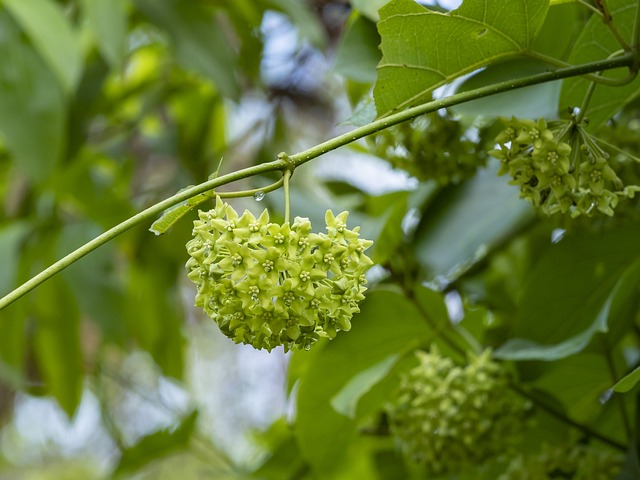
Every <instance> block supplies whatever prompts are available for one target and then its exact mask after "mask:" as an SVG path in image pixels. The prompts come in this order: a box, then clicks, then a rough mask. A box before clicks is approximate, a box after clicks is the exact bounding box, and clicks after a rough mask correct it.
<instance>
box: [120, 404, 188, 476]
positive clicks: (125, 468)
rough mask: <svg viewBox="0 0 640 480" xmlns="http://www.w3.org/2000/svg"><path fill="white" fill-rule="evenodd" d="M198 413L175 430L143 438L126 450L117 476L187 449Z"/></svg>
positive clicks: (159, 432)
mask: <svg viewBox="0 0 640 480" xmlns="http://www.w3.org/2000/svg"><path fill="white" fill-rule="evenodd" d="M197 419H198V411H197V410H194V411H193V412H192V413H191V414H189V415H188V416H187V417H185V418H184V419H183V420H182V421H181V422H180V425H178V427H177V428H175V429H173V430H172V429H165V430H160V431H158V432H155V433H152V434H151V435H146V436H144V437H142V438H141V439H140V440H139V441H138V443H136V444H135V445H134V446H132V447H129V448H127V449H125V450H124V451H123V452H122V456H121V457H120V463H118V467H117V468H116V470H115V472H114V473H115V474H116V475H118V474H122V473H125V472H133V471H135V470H138V469H139V468H141V467H143V466H145V465H147V464H148V463H150V462H151V461H152V460H156V459H158V458H160V457H164V456H166V455H168V454H169V453H173V452H175V451H177V450H181V449H185V448H187V446H188V445H189V442H190V441H191V436H192V435H193V432H194V430H195V427H196V420H197Z"/></svg>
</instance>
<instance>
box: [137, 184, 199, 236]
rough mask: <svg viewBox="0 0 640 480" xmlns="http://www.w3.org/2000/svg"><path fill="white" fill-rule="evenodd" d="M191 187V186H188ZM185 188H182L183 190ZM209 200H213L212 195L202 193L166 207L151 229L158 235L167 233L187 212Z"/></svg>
mask: <svg viewBox="0 0 640 480" xmlns="http://www.w3.org/2000/svg"><path fill="white" fill-rule="evenodd" d="M186 188H190V187H186ZM183 190H185V189H182V190H180V191H181V192H182V191H183ZM207 200H211V195H209V194H207V193H201V194H199V195H196V196H195V197H191V198H190V199H189V200H185V201H184V202H180V203H179V204H177V205H175V206H173V207H171V208H168V209H166V210H165V211H164V212H163V213H162V216H161V217H160V218H159V219H158V220H156V221H155V222H153V224H152V225H151V227H149V231H150V232H153V233H155V234H156V235H162V234H163V233H167V231H168V230H169V229H170V228H171V227H173V226H174V225H175V224H176V223H177V222H178V220H180V219H181V218H182V217H184V216H185V215H186V214H187V213H189V212H190V211H191V210H192V209H193V208H194V207H196V206H198V205H200V204H201V203H203V202H206V201H207Z"/></svg>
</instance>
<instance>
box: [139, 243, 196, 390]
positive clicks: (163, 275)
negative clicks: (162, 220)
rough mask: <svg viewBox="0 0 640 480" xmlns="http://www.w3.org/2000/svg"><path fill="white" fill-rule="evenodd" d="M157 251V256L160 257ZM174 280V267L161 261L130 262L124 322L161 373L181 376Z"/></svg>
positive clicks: (175, 376)
mask: <svg viewBox="0 0 640 480" xmlns="http://www.w3.org/2000/svg"><path fill="white" fill-rule="evenodd" d="M163 238H164V237H163ZM149 249H150V248H149ZM158 253H159V252H156V254H157V255H158V256H157V257H156V258H162V257H161V256H160V255H159V254H158ZM174 265H175V264H174ZM175 281H176V277H175V270H174V269H173V268H171V269H169V270H167V269H165V268H164V266H163V265H162V263H161V262H157V261H156V262H144V263H143V262H138V263H137V264H132V265H131V266H130V269H129V278H128V285H127V294H128V298H127V309H126V310H127V315H126V321H127V326H128V333H129V335H130V336H131V337H133V338H134V339H135V340H136V341H137V342H138V344H139V346H140V347H141V348H143V349H144V350H146V351H147V352H149V354H150V355H151V356H152V357H153V360H154V361H155V362H156V364H157V365H158V366H159V367H160V368H161V369H162V372H163V374H164V375H166V376H171V377H174V378H178V379H180V378H182V375H183V366H184V356H183V344H184V337H183V335H182V316H181V312H180V309H179V305H180V301H179V299H178V298H177V295H176V290H177V288H176V286H175Z"/></svg>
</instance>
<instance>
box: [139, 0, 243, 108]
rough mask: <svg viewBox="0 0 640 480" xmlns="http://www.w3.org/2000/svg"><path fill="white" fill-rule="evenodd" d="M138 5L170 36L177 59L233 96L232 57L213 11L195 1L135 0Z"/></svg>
mask: <svg viewBox="0 0 640 480" xmlns="http://www.w3.org/2000/svg"><path fill="white" fill-rule="evenodd" d="M135 4H136V6H137V7H138V9H139V10H140V11H141V12H142V13H144V14H145V15H146V16H147V18H149V20H151V21H152V22H153V23H154V24H155V25H157V26H158V27H160V28H162V29H163V30H165V31H166V32H167V33H168V34H169V36H170V37H171V40H172V43H171V45H172V47H173V48H174V49H175V55H176V58H177V60H178V62H179V63H180V64H181V65H182V66H183V67H185V68H188V69H191V70H194V71H196V72H198V73H199V74H201V75H204V76H205V77H207V78H209V79H210V80H212V81H213V83H214V84H215V85H216V88H217V89H218V90H219V91H220V92H221V93H222V94H224V95H226V96H230V97H236V96H237V95H238V82H237V81H236V77H235V58H234V55H233V52H232V50H231V48H230V47H229V42H228V40H227V39H226V38H225V36H224V34H223V33H222V29H221V28H220V26H219V25H217V24H216V21H215V16H214V15H213V12H212V11H210V10H209V9H206V8H204V7H202V6H201V4H199V3H195V2H183V1H179V0H165V1H162V2H158V1H155V0H135Z"/></svg>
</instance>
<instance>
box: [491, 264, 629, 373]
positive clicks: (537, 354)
mask: <svg viewBox="0 0 640 480" xmlns="http://www.w3.org/2000/svg"><path fill="white" fill-rule="evenodd" d="M639 283H640V261H636V262H635V263H634V264H632V265H631V266H630V267H629V268H628V269H627V270H625V272H624V273H623V274H622V275H621V276H620V279H619V280H618V281H617V283H616V284H615V286H614V287H613V289H612V290H611V292H610V293H609V295H608V296H607V298H606V300H605V302H604V304H603V305H602V307H601V308H600V309H599V311H598V312H597V315H596V316H595V318H594V319H593V322H592V323H591V324H590V325H589V326H588V327H587V328H586V329H585V330H584V331H582V332H580V333H579V334H577V335H574V336H572V337H570V338H568V339H566V340H564V341H563V342H560V343H556V344H552V345H549V344H540V343H537V342H534V341H530V340H527V339H522V338H515V339H512V340H509V341H508V342H507V343H505V344H504V345H503V346H502V347H500V348H499V349H497V350H496V351H495V356H496V357H498V358H504V359H508V360H546V361H554V360H558V359H560V358H565V357H568V356H570V355H573V354H575V353H578V352H580V351H582V350H583V349H584V348H585V347H586V346H587V345H589V343H590V342H591V339H592V338H593V336H594V335H595V334H596V333H598V332H602V333H606V332H608V331H609V328H610V323H611V322H612V321H613V320H615V319H616V318H615V317H616V314H618V313H619V311H620V310H621V308H622V307H623V306H624V305H627V304H628V303H630V302H632V301H633V300H634V298H635V297H637V292H638V284H639ZM624 313H627V312H624Z"/></svg>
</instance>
